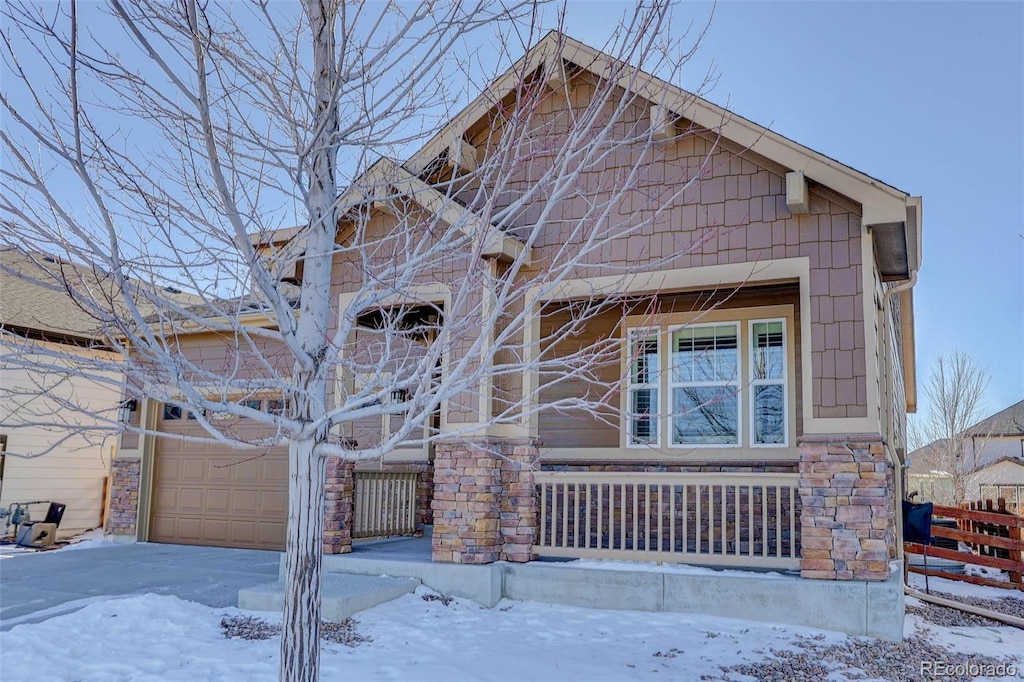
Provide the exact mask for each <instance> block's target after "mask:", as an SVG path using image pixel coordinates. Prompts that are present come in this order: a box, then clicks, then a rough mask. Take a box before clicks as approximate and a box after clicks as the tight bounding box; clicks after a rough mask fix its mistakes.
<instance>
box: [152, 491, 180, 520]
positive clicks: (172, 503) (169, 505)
mask: <svg viewBox="0 0 1024 682" xmlns="http://www.w3.org/2000/svg"><path fill="white" fill-rule="evenodd" d="M178 504H179V502H178V489H177V488H171V487H165V488H154V490H153V511H154V513H156V514H157V515H158V516H159V515H161V512H170V513H173V512H175V511H176V510H177V509H178Z"/></svg>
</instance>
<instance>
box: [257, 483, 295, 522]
mask: <svg viewBox="0 0 1024 682" xmlns="http://www.w3.org/2000/svg"><path fill="white" fill-rule="evenodd" d="M260 510H262V511H263V513H264V514H266V515H270V516H281V517H282V518H284V519H287V518H288V493H287V491H281V492H278V491H276V490H273V491H272V490H265V491H263V493H262V494H261V495H260Z"/></svg>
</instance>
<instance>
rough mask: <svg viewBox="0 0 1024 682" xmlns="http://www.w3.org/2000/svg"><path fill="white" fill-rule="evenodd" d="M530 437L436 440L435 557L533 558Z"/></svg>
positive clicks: (480, 560) (478, 560)
mask: <svg viewBox="0 0 1024 682" xmlns="http://www.w3.org/2000/svg"><path fill="white" fill-rule="evenodd" d="M536 457H537V448H536V446H534V445H533V444H532V443H530V442H529V441H515V440H508V439H485V440H477V441H472V442H468V441H458V442H443V443H438V444H437V446H436V448H435V455H434V503H433V507H434V534H433V540H432V547H433V560H434V561H438V562H445V563H457V564H487V563H491V562H494V561H498V560H502V559H504V560H507V561H516V562H525V561H529V560H530V559H532V558H533V555H532V550H533V540H534V534H535V533H536V528H537V496H536V491H535V488H534V484H533V471H532V468H531V466H532V464H533V462H534V461H535V460H536Z"/></svg>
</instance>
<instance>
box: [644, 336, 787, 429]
mask: <svg viewBox="0 0 1024 682" xmlns="http://www.w3.org/2000/svg"><path fill="white" fill-rule="evenodd" d="M628 338H629V358H628V363H629V367H628V376H627V382H626V383H627V385H626V397H625V401H626V405H625V407H626V410H625V412H626V414H625V423H626V428H627V444H628V445H630V446H638V445H655V446H658V445H660V444H661V443H662V442H666V443H667V444H668V446H669V447H688V448H692V447H740V446H743V445H749V446H751V447H771V446H775V447H785V446H787V445H788V442H789V436H788V434H789V422H790V419H789V393H790V390H789V387H788V376H789V374H788V372H789V368H788V361H787V356H788V353H789V348H788V341H787V338H786V321H785V320H784V319H768V320H749V321H746V322H738V321H737V322H714V323H708V324H692V325H687V326H685V327H656V328H643V329H632V330H630V331H629V336H628ZM663 346H667V347H668V349H669V352H668V353H667V354H665V355H664V356H663V354H662V352H661V349H662V347H663ZM662 370H664V371H662ZM662 395H664V396H665V400H664V401H661V400H659V398H660V397H661V396H662ZM663 402H665V403H667V406H665V407H664V408H663V409H662V410H661V411H659V406H660V405H661V404H662V403H663Z"/></svg>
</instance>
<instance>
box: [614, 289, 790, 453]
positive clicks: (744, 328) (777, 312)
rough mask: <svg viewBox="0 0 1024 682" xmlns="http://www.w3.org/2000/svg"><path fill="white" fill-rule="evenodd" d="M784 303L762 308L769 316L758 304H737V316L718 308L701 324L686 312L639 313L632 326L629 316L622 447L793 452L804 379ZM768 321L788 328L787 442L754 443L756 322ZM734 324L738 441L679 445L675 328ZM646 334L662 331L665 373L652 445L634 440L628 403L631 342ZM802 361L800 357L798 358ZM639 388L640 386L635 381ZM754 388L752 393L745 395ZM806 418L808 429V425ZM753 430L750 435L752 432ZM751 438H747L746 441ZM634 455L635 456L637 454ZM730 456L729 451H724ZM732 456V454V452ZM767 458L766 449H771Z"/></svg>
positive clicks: (785, 338) (663, 450) (785, 341)
mask: <svg viewBox="0 0 1024 682" xmlns="http://www.w3.org/2000/svg"><path fill="white" fill-rule="evenodd" d="M783 308H784V306H782V305H771V306H765V309H764V310H758V312H761V313H762V314H766V316H765V317H758V316H757V312H755V309H754V308H746V307H744V308H737V309H735V311H734V312H735V314H736V315H735V317H733V316H731V315H728V313H729V312H732V311H730V310H722V311H715V312H714V313H710V314H705V315H702V316H701V317H703V318H704V319H705V320H707V321H706V322H705V321H701V322H699V323H698V322H688V321H686V320H687V319H688V318H689V317H690V316H689V315H687V314H685V313H683V314H680V313H665V314H657V315H653V316H639V315H638V316H635V317H634V318H633V320H632V321H633V326H629V323H630V321H631V320H630V317H629V316H627V317H626V318H625V324H624V325H623V336H624V342H623V344H622V348H623V350H622V364H621V365H620V371H621V381H622V384H621V386H622V388H621V393H620V396H621V398H620V403H619V404H620V410H619V415H620V429H619V434H620V441H619V449H620V451H623V450H629V451H636V450H657V451H660V452H661V453H663V454H665V455H667V454H669V453H670V452H695V451H698V452H699V451H709V450H722V451H727V452H730V453H732V452H736V453H741V452H743V451H755V450H762V451H766V450H776V451H791V450H793V448H794V445H793V444H794V443H795V434H794V433H792V430H793V428H794V423H795V422H794V419H795V418H797V417H799V415H797V414H796V413H795V412H793V411H794V410H797V409H799V407H798V406H796V407H795V406H794V405H793V400H795V398H794V387H795V386H796V383H795V382H797V381H799V380H800V379H799V377H797V376H795V375H794V374H793V367H794V364H793V362H794V358H792V357H790V354H791V353H794V352H795V353H799V352H800V349H799V348H793V347H792V346H791V343H792V340H793V338H794V337H793V329H792V328H791V325H792V324H794V323H793V318H792V317H791V316H790V310H789V309H786V310H783ZM763 322H781V323H782V330H783V332H782V333H783V349H784V352H783V376H784V377H785V379H784V382H783V399H784V405H785V412H784V428H785V440H784V442H782V443H762V444H757V443H753V442H752V441H753V437H754V423H753V419H754V408H753V390H752V388H753V384H752V375H753V329H752V326H753V324H756V323H763ZM730 324H735V325H737V326H738V327H739V329H738V334H739V349H738V360H739V368H738V376H739V377H740V378H741V382H742V383H741V384H740V385H739V397H738V411H739V424H738V440H739V442H738V444H721V443H715V444H703V443H686V444H676V445H673V444H672V443H671V440H672V438H671V436H672V433H671V429H672V419H671V406H672V395H671V385H672V377H671V374H670V368H671V352H670V351H671V348H669V349H668V350H667V351H666V350H665V349H664V348H663V347H664V346H666V344H667V345H671V335H672V333H673V332H675V331H677V330H679V329H682V328H687V327H690V328H692V327H699V326H709V327H714V326H723V325H730ZM640 333H645V334H647V335H650V334H652V333H653V334H657V335H658V353H659V357H660V368H661V369H660V371H661V376H660V377H659V379H660V381H659V385H658V387H657V389H658V396H659V400H661V404H660V405H659V410H658V420H659V422H658V430H657V442H652V443H631V440H632V438H631V434H630V428H631V426H630V420H629V414H630V410H629V407H630V403H629V388H630V387H631V384H630V380H631V368H630V352H631V345H630V343H631V342H630V340H631V339H633V338H635V335H636V334H640ZM797 359H799V356H798V357H797ZM636 387H638V388H639V387H640V385H639V384H638V385H636ZM745 392H749V395H748V396H745V395H744V393H745ZM806 424H807V422H806V417H805V423H804V425H805V427H806ZM748 433H749V434H750V435H749V436H747V434H748ZM748 440H749V441H751V442H747V441H748ZM632 456H635V455H632ZM723 456H725V455H723ZM728 456H729V457H732V456H733V455H731V454H730V455H728ZM766 456H767V453H766Z"/></svg>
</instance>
